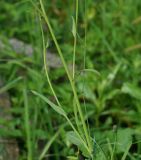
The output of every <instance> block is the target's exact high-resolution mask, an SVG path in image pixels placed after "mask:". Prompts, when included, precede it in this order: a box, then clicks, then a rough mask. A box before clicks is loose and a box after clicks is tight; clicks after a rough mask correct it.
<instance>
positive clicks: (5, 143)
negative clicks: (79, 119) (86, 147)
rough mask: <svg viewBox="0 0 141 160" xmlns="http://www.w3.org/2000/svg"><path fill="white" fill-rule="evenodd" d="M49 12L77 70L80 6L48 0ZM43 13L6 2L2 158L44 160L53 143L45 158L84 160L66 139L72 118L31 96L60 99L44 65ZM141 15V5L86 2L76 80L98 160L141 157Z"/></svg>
mask: <svg viewBox="0 0 141 160" xmlns="http://www.w3.org/2000/svg"><path fill="white" fill-rule="evenodd" d="M44 7H45V9H46V13H47V15H48V17H49V21H50V23H51V25H52V27H53V31H54V33H55V36H56V39H57V40H58V43H59V45H60V48H61V50H62V52H63V55H64V58H65V60H66V62H67V64H68V68H69V69H70V71H71V69H72V60H73V58H72V57H73V44H74V37H73V35H72V25H73V21H72V17H74V16H75V1H74V0H70V1H68V0H44ZM39 9H40V5H39V1H36V0H33V1H31V0H21V1H18V0H0V159H1V160H32V159H33V160H34V159H35V160H36V159H37V160H38V159H39V156H40V154H41V153H42V151H43V149H44V147H45V146H46V144H48V142H49V143H50V144H49V146H48V149H47V152H46V154H45V157H44V158H43V159H47V160H63V159H64V160H65V159H70V160H73V159H80V160H83V159H86V158H85V156H84V155H82V153H81V151H79V149H78V148H77V145H76V144H72V143H71V142H70V141H69V140H68V139H67V137H66V134H67V132H68V131H70V130H71V128H70V127H69V125H68V124H67V122H66V121H65V119H64V118H63V117H61V116H60V115H58V114H57V113H56V112H55V111H53V110H52V108H50V106H48V105H47V104H45V103H44V102H43V101H42V100H41V99H40V98H38V97H36V96H35V95H34V94H33V93H32V92H31V90H36V91H38V92H39V93H41V94H43V95H45V96H47V97H48V98H50V100H51V101H53V102H55V99H54V97H53V95H52V92H51V89H50V87H49V85H48V83H47V80H46V76H45V71H44V66H43V54H42V50H43V49H42V36H41V28H40V20H39V13H38V12H39V11H38V10H39ZM140 10H141V1H140V0H136V1H133V0H87V1H84V0H82V1H80V3H79V14H78V30H77V47H76V78H75V82H76V88H77V92H78V96H79V100H80V102H81V106H82V109H83V112H84V115H85V118H86V119H87V121H88V124H89V128H90V133H91V137H92V138H93V140H94V144H93V146H94V153H93V155H94V159H96V160H103V159H104V158H103V155H104V157H107V159H111V160H119V159H121V158H122V156H123V154H124V153H125V155H126V159H127V160H128V159H130V160H139V159H141V143H140V141H141V120H140V119H141V69H140V67H141V27H140V26H141V13H140ZM42 26H43V30H44V36H45V39H48V42H49V47H48V53H47V54H48V56H47V63H48V66H49V76H50V79H51V81H52V85H53V87H54V89H55V91H56V94H57V96H58V99H59V100H60V102H61V104H62V106H63V109H64V110H65V111H66V113H67V115H68V116H69V117H70V119H71V121H72V122H74V116H73V109H72V98H73V93H72V91H71V87H70V84H69V81H68V78H67V76H66V73H65V70H64V68H63V65H62V63H61V61H60V58H59V55H58V53H57V50H56V47H55V45H54V42H53V40H52V38H51V36H50V34H49V31H48V27H47V25H46V23H45V21H44V20H42ZM85 68H86V69H88V72H85V73H84V72H83V70H84V69H85ZM85 108H86V110H85ZM56 133H57V134H56ZM95 141H96V142H95ZM125 150H126V151H125ZM109 154H110V155H111V154H113V156H111V157H109Z"/></svg>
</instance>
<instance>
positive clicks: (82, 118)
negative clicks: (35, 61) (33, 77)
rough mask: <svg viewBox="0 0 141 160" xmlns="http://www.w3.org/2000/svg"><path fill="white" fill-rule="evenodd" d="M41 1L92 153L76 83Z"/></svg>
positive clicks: (41, 3)
mask: <svg viewBox="0 0 141 160" xmlns="http://www.w3.org/2000/svg"><path fill="white" fill-rule="evenodd" d="M39 1H40V5H41V10H42V12H43V16H44V19H45V21H46V23H47V26H48V28H49V31H50V34H51V36H52V38H53V41H54V43H55V46H56V48H57V51H58V54H59V56H60V58H61V61H62V63H63V66H64V68H65V71H66V73H67V76H68V79H69V81H70V84H71V87H72V91H73V94H74V99H75V101H76V104H77V107H78V111H79V114H80V118H81V122H82V125H83V130H84V134H85V137H86V141H87V144H88V146H89V148H90V150H91V151H92V146H91V140H90V137H89V134H88V130H87V126H86V123H85V120H84V116H83V113H82V110H81V106H80V102H79V100H78V95H77V93H76V89H75V85H74V82H73V80H72V77H71V75H70V73H69V70H68V68H67V64H66V62H65V60H64V57H63V54H62V51H61V49H60V47H59V44H58V42H57V39H56V37H55V35H54V32H53V30H52V27H51V25H50V22H49V20H48V16H47V15H46V12H45V9H44V5H43V1H42V0H39Z"/></svg>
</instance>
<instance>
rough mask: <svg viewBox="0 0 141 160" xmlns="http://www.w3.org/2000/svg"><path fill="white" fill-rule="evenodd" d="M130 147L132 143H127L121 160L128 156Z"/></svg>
mask: <svg viewBox="0 0 141 160" xmlns="http://www.w3.org/2000/svg"><path fill="white" fill-rule="evenodd" d="M131 145H132V143H130V142H129V144H128V145H127V148H126V149H125V152H124V154H123V156H122V158H121V160H125V159H126V157H127V155H128V152H129V149H130V148H131Z"/></svg>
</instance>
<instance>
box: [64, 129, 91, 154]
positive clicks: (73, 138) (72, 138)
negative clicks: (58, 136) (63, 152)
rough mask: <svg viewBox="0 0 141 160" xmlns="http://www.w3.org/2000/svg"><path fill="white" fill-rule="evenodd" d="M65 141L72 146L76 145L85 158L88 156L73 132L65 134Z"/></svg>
mask: <svg viewBox="0 0 141 160" xmlns="http://www.w3.org/2000/svg"><path fill="white" fill-rule="evenodd" d="M67 140H68V141H69V142H71V143H72V144H74V145H76V146H77V147H78V148H79V150H80V151H81V152H82V154H83V155H84V156H85V157H89V156H90V153H89V152H88V150H87V149H86V148H85V147H84V144H83V142H82V140H81V139H80V138H79V137H78V136H77V135H76V134H75V132H73V131H70V132H68V133H67Z"/></svg>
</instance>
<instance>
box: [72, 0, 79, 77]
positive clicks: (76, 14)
mask: <svg viewBox="0 0 141 160" xmlns="http://www.w3.org/2000/svg"><path fill="white" fill-rule="evenodd" d="M78 5H79V0H76V3H75V12H76V13H75V35H74V47H73V71H72V73H73V80H74V79H75V61H76V45H77V23H78Z"/></svg>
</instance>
